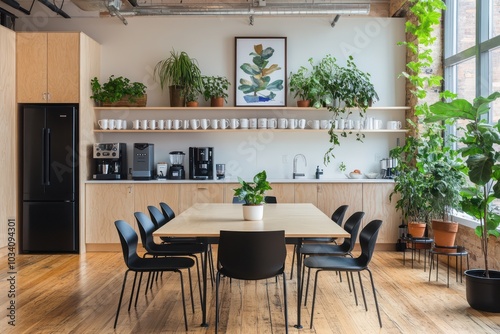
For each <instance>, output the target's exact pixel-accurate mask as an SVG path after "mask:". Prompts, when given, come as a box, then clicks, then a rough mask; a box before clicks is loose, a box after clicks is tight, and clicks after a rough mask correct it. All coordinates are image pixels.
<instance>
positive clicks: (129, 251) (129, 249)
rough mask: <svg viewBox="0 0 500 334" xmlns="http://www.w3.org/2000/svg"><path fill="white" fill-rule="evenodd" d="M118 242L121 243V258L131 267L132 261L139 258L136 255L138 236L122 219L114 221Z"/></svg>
mask: <svg viewBox="0 0 500 334" xmlns="http://www.w3.org/2000/svg"><path fill="white" fill-rule="evenodd" d="M115 226H116V229H117V230H118V235H119V236H120V243H121V245H122V251H123V260H124V261H125V264H126V265H127V267H128V268H130V267H131V264H132V262H133V261H135V260H137V259H139V255H137V243H138V239H139V238H138V236H137V233H135V231H134V229H133V228H132V227H131V226H130V225H129V224H128V223H127V222H126V221H124V220H117V221H115Z"/></svg>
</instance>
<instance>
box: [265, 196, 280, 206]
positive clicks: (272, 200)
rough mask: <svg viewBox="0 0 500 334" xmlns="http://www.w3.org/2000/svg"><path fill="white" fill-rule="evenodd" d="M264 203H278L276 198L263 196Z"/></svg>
mask: <svg viewBox="0 0 500 334" xmlns="http://www.w3.org/2000/svg"><path fill="white" fill-rule="evenodd" d="M264 203H267V204H276V203H278V200H277V199H276V196H264Z"/></svg>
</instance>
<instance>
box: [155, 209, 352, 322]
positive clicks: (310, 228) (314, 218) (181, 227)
mask: <svg viewBox="0 0 500 334" xmlns="http://www.w3.org/2000/svg"><path fill="white" fill-rule="evenodd" d="M221 230H231V231H275V230H284V231H285V239H286V243H287V244H295V245H297V247H296V252H297V253H296V257H297V324H296V325H295V327H296V328H302V325H301V321H300V317H301V312H300V306H301V297H302V291H301V284H300V281H301V266H302V258H301V256H300V246H301V245H302V242H303V239H304V238H316V237H321V238H324V237H332V238H345V237H349V234H348V233H347V232H346V231H345V230H344V229H343V228H342V227H340V226H339V225H337V224H336V223H334V222H333V221H332V220H331V219H330V217H328V216H327V215H325V214H324V213H323V212H322V211H321V210H320V209H318V208H317V207H316V206H314V205H313V204H310V203H278V204H265V207H264V217H263V219H262V220H260V221H245V220H244V219H243V209H242V207H241V204H231V203H197V204H194V205H193V206H192V207H190V208H189V209H187V210H186V211H184V212H182V213H181V214H179V215H178V216H176V217H175V218H174V219H172V220H171V221H170V222H168V223H167V224H165V225H163V226H162V227H160V228H159V229H157V230H156V231H155V232H154V233H153V236H155V237H196V238H198V239H199V240H200V242H203V243H207V244H210V243H218V238H219V236H220V231H221ZM207 263H208V255H207V252H205V258H204V261H203V298H202V303H201V304H202V317H203V319H202V324H201V325H202V326H204V327H207V326H208V323H207V314H206V313H207V312H206V310H207V309H206V301H207Z"/></svg>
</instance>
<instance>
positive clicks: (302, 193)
mask: <svg viewBox="0 0 500 334" xmlns="http://www.w3.org/2000/svg"><path fill="white" fill-rule="evenodd" d="M318 187H319V185H318V184H317V183H296V184H295V203H311V204H313V205H314V206H318Z"/></svg>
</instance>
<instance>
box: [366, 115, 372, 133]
mask: <svg viewBox="0 0 500 334" xmlns="http://www.w3.org/2000/svg"><path fill="white" fill-rule="evenodd" d="M365 129H366V130H373V117H367V118H366V124H365Z"/></svg>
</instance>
